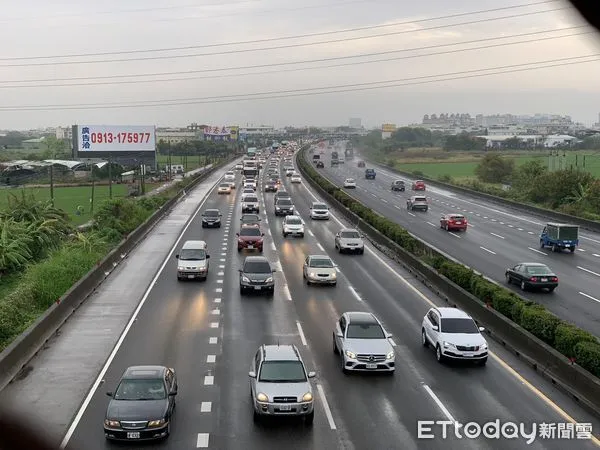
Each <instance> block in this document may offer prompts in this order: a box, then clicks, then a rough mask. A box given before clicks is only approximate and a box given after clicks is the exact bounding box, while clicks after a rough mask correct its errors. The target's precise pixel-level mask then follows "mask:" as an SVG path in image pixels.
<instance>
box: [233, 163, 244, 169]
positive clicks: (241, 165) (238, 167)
mask: <svg viewBox="0 0 600 450" xmlns="http://www.w3.org/2000/svg"><path fill="white" fill-rule="evenodd" d="M243 168H244V165H243V164H236V165H235V170H242V169H243Z"/></svg>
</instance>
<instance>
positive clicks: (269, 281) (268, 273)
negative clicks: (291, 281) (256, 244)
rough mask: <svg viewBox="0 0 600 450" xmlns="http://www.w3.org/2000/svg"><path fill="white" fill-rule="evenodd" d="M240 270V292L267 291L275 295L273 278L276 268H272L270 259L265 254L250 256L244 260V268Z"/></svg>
mask: <svg viewBox="0 0 600 450" xmlns="http://www.w3.org/2000/svg"><path fill="white" fill-rule="evenodd" d="M239 272H240V294H242V295H243V294H245V293H246V292H248V291H252V292H266V293H267V294H269V295H273V293H274V292H275V281H274V280H273V272H275V270H274V269H272V268H271V264H270V263H269V260H268V259H267V258H266V257H264V256H248V257H246V259H245V260H244V266H243V269H239Z"/></svg>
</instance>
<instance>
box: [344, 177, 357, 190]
mask: <svg viewBox="0 0 600 450" xmlns="http://www.w3.org/2000/svg"><path fill="white" fill-rule="evenodd" d="M344 187H345V188H347V189H356V180H355V179H354V178H346V179H345V180H344Z"/></svg>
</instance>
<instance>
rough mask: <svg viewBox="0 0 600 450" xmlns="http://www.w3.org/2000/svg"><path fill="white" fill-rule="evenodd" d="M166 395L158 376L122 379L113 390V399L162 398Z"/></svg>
mask: <svg viewBox="0 0 600 450" xmlns="http://www.w3.org/2000/svg"><path fill="white" fill-rule="evenodd" d="M166 397H167V392H166V390H165V385H164V383H163V381H162V380H161V379H160V378H154V379H141V378H131V379H125V380H122V381H121V383H119V387H118V388H117V391H116V392H115V395H114V397H113V398H114V399H115V400H163V399H165V398H166Z"/></svg>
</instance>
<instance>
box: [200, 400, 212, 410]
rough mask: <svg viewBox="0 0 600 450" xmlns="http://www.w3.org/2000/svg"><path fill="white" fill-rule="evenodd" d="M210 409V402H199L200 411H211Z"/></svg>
mask: <svg viewBox="0 0 600 450" xmlns="http://www.w3.org/2000/svg"><path fill="white" fill-rule="evenodd" d="M211 410H212V402H202V403H200V412H211Z"/></svg>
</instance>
